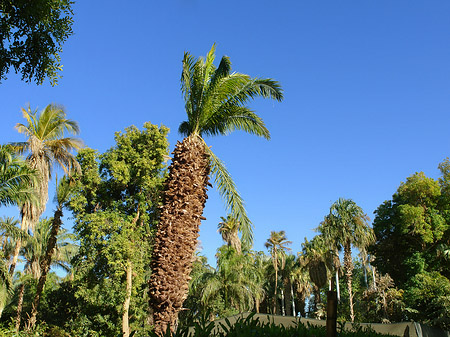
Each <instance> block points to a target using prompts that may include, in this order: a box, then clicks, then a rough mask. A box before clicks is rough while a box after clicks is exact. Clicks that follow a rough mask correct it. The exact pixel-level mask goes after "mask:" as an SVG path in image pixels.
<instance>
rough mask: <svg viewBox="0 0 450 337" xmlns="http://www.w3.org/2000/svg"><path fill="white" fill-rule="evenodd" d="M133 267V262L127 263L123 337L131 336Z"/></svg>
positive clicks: (123, 307)
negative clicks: (129, 321) (130, 316)
mask: <svg viewBox="0 0 450 337" xmlns="http://www.w3.org/2000/svg"><path fill="white" fill-rule="evenodd" d="M132 272H133V269H132V265H131V261H130V260H128V261H127V283H126V295H125V301H124V302H123V306H122V334H123V337H129V336H130V326H129V324H128V312H129V310H130V301H131V288H132Z"/></svg>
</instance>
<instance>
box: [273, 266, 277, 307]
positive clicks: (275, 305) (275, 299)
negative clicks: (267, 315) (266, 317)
mask: <svg viewBox="0 0 450 337" xmlns="http://www.w3.org/2000/svg"><path fill="white" fill-rule="evenodd" d="M277 269H278V268H275V295H274V299H273V314H274V315H276V314H277V302H278V299H277V289H278V270H277Z"/></svg>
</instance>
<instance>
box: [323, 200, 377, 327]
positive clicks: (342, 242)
mask: <svg viewBox="0 0 450 337" xmlns="http://www.w3.org/2000/svg"><path fill="white" fill-rule="evenodd" d="M327 219H328V220H327V221H326V222H324V223H323V226H322V228H321V232H322V233H323V234H324V235H325V237H328V238H332V239H333V241H334V242H335V247H343V249H344V270H345V275H346V279H347V288H348V296H349V305H350V319H351V321H352V322H353V321H354V319H355V314H354V311H353V292H352V279H353V268H354V266H353V261H352V246H353V247H356V248H359V249H365V248H366V247H367V246H369V245H370V244H372V243H375V234H374V232H373V229H372V228H370V227H369V225H368V220H369V218H368V216H367V215H366V214H365V213H364V211H363V210H362V208H361V207H359V206H358V205H357V204H356V203H355V202H354V201H353V200H351V199H343V198H340V199H339V200H337V201H336V202H335V203H333V204H332V205H331V207H330V214H329V215H328V216H327Z"/></svg>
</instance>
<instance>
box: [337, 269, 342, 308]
mask: <svg viewBox="0 0 450 337" xmlns="http://www.w3.org/2000/svg"><path fill="white" fill-rule="evenodd" d="M336 294H337V300H338V302H340V301H341V291H340V288H339V271H338V270H336Z"/></svg>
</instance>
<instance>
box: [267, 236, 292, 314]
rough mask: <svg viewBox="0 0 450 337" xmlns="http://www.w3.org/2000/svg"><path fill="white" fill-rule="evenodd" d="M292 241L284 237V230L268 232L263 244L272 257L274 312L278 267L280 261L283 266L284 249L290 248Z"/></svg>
mask: <svg viewBox="0 0 450 337" xmlns="http://www.w3.org/2000/svg"><path fill="white" fill-rule="evenodd" d="M291 243H292V241H288V240H287V238H286V232H285V231H279V232H275V231H272V232H270V237H269V238H268V239H267V241H266V243H264V246H265V247H266V248H267V249H268V250H269V253H270V255H271V257H272V264H273V268H274V270H275V290H274V301H273V305H274V306H273V313H274V314H276V311H277V289H278V269H279V267H280V265H279V264H280V263H281V269H283V268H284V263H285V259H286V251H288V250H291V249H290V248H289V247H287V246H288V245H290V244H291Z"/></svg>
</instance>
